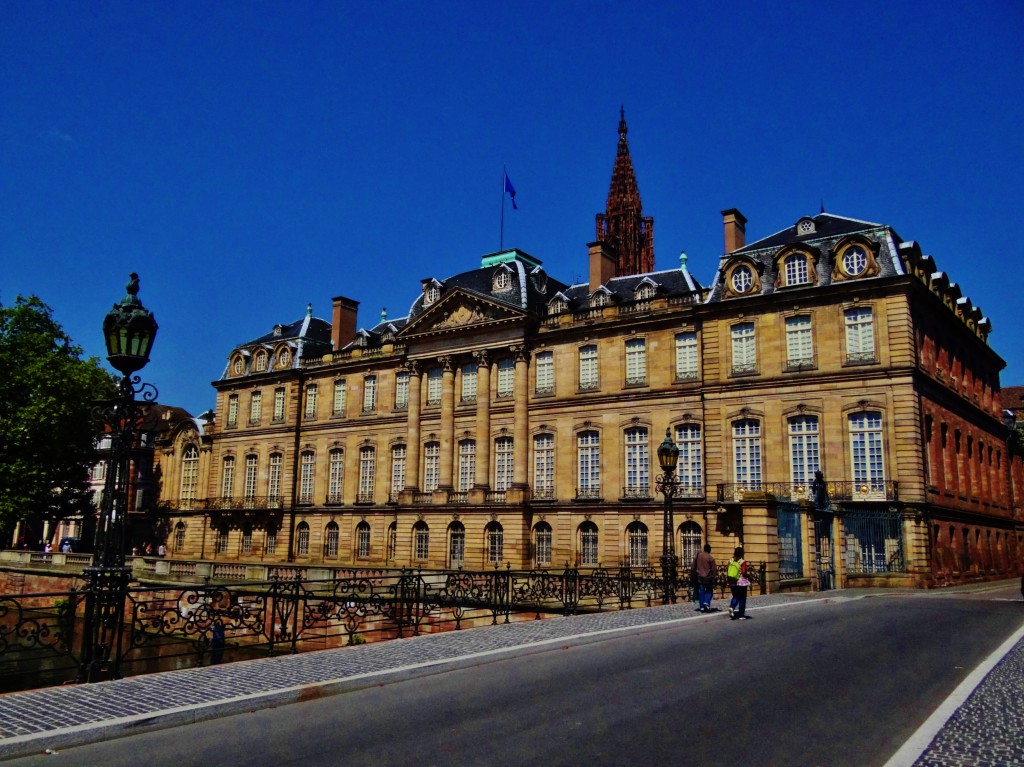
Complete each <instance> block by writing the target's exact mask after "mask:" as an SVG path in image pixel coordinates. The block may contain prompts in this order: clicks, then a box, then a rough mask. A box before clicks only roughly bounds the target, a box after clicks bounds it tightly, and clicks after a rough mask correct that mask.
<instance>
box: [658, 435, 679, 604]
mask: <svg viewBox="0 0 1024 767" xmlns="http://www.w3.org/2000/svg"><path fill="white" fill-rule="evenodd" d="M671 432H672V430H671V429H665V441H664V442H662V443H661V444H660V445H658V463H659V464H661V471H662V474H661V476H660V477H658V478H657V479H656V480H655V486H656V487H657V489H658V490H659V491H660V492H661V493H662V495H664V496H665V519H664V521H663V522H664V524H663V528H664V538H663V539H662V546H661V575H662V584H663V589H664V592H663V594H662V601H663V603H664V604H668V603H669V602H672V603H673V604H674V603H675V601H676V578H677V576H676V565H677V563H676V547H675V521H674V520H673V518H672V498H673V496H675V494H676V477H675V473H676V464H677V463H679V446H678V445H676V443H675V442H673V441H672V436H671Z"/></svg>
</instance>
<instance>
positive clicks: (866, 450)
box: [850, 413, 885, 495]
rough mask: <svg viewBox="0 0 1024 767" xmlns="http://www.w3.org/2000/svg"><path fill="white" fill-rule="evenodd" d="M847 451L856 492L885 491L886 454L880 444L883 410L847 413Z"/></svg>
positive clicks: (873, 492)
mask: <svg viewBox="0 0 1024 767" xmlns="http://www.w3.org/2000/svg"><path fill="white" fill-rule="evenodd" d="M850 454H851V457H852V459H853V481H854V483H855V485H856V488H855V490H856V491H857V492H859V493H862V494H863V493H866V494H875V495H877V494H879V493H884V491H885V455H884V448H883V445H882V414H881V413H854V414H853V415H851V416H850Z"/></svg>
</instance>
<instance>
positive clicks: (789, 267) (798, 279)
mask: <svg viewBox="0 0 1024 767" xmlns="http://www.w3.org/2000/svg"><path fill="white" fill-rule="evenodd" d="M782 263H783V271H784V272H785V275H786V285H787V286H789V285H803V284H804V283H806V282H809V281H810V277H809V273H808V269H807V256H805V255H804V254H803V253H793V254H792V255H789V256H786V258H785V260H784V261H783V262H782Z"/></svg>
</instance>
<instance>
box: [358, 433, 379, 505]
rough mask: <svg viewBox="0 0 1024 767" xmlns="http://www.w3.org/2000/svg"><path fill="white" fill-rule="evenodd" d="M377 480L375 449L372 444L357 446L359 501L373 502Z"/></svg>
mask: <svg viewBox="0 0 1024 767" xmlns="http://www.w3.org/2000/svg"><path fill="white" fill-rule="evenodd" d="M376 480H377V449H376V448H375V447H373V446H372V445H364V446H363V447H361V448H359V502H360V503H373V491H374V485H375V484H376Z"/></svg>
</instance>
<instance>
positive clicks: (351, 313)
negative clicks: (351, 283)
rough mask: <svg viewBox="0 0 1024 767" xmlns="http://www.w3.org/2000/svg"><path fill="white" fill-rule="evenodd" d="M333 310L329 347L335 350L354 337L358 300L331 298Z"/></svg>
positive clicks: (341, 297)
mask: <svg viewBox="0 0 1024 767" xmlns="http://www.w3.org/2000/svg"><path fill="white" fill-rule="evenodd" d="M332 300H333V302H334V310H333V312H332V316H331V348H332V349H334V351H337V350H338V349H340V348H341V347H342V346H344V345H345V344H347V343H348V342H349V341H351V340H352V339H353V338H355V337H356V313H357V312H358V311H359V302H358V301H353V300H352V299H351V298H345V297H344V296H337V297H336V298H334V299H332Z"/></svg>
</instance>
